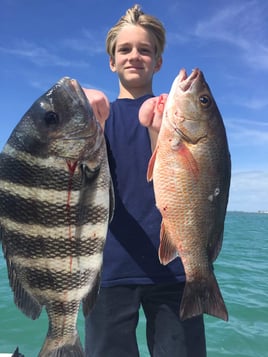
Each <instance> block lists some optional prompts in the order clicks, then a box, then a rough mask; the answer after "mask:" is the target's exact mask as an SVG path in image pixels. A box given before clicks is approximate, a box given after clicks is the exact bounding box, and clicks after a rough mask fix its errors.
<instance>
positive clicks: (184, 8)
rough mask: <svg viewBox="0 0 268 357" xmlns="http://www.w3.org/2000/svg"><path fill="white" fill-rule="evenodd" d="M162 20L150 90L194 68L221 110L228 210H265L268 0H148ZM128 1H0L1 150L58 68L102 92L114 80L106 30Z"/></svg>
mask: <svg viewBox="0 0 268 357" xmlns="http://www.w3.org/2000/svg"><path fill="white" fill-rule="evenodd" d="M138 3H139V4H140V5H141V7H142V9H143V11H144V12H146V13H149V14H152V15H154V16H156V17H158V18H159V19H160V20H161V21H162V23H163V24H164V26H165V28H166V35H167V44H166V48H165V52H164V56H163V66H162V69H161V71H160V72H159V73H157V74H155V77H154V94H155V95H159V94H161V93H168V92H169V90H170V87H171V84H172V82H173V80H174V79H175V77H176V76H177V74H178V72H179V70H180V69H181V68H185V69H186V70H187V72H188V73H190V72H191V70H192V69H193V68H196V67H199V68H200V69H201V70H202V71H203V73H204V75H205V78H206V81H207V82H208V84H209V86H210V88H211V90H212V93H213V96H214V98H215V100H216V102H217V105H218V107H219V109H220V112H221V114H222V117H223V120H224V124H225V127H226V131H227V137H228V143H229V149H230V153H231V159H232V179H231V188H230V196H229V203H228V210H229V211H248V212H256V211H259V210H261V211H268V25H267V19H268V2H267V1H265V0H217V1H216V0H203V1H197V0H187V1H178V0H165V1H157V0H145V1H142V0H141V1H139V2H138ZM134 4H135V0H134V1H128V0H124V1H116V0H114V1H108V0H76V1H74V0H47V1H45V2H44V1H38V0H0V103H1V126H0V150H1V149H2V147H3V146H4V144H5V142H6V141H7V139H8V137H9V135H10V134H11V131H12V130H13V128H14V127H15V125H16V124H17V122H18V121H19V120H20V119H21V118H22V116H23V114H24V113H25V112H26V111H27V110H28V109H29V108H30V106H31V105H32V103H33V102H34V101H35V100H36V99H37V98H39V97H40V96H41V95H42V94H43V93H44V92H46V91H47V90H48V89H49V88H50V87H51V86H52V85H53V84H55V83H56V82H57V81H58V80H59V79H60V78H61V77H63V76H69V77H72V78H75V79H77V80H78V81H79V82H80V84H81V85H82V86H83V87H87V88H95V89H99V90H101V91H103V92H104V93H105V94H106V95H107V96H108V98H109V100H110V101H112V100H114V99H115V98H116V96H117V93H118V79H117V77H116V75H115V74H114V73H112V72H111V71H110V69H109V65H108V55H107V54H106V52H105V37H106V34H107V31H108V30H109V29H110V28H111V27H112V26H113V25H114V24H115V23H116V22H117V20H118V19H119V18H120V17H121V16H122V15H124V13H125V11H126V10H127V9H128V8H129V7H131V6H133V5H134Z"/></svg>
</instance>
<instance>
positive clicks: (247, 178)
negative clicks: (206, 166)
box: [228, 171, 268, 212]
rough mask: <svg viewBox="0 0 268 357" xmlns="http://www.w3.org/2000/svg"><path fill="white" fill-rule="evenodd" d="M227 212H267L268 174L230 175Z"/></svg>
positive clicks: (252, 172) (236, 173)
mask: <svg viewBox="0 0 268 357" xmlns="http://www.w3.org/2000/svg"><path fill="white" fill-rule="evenodd" d="M228 210H229V211H233V210H235V211H248V212H256V211H258V210H263V211H267V210H268V172H267V171H244V172H234V173H232V180H231V188H230V196H229V205H228Z"/></svg>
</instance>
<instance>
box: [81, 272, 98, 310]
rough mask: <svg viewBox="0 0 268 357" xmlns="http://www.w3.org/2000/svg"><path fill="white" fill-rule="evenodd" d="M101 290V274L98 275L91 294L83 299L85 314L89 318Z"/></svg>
mask: <svg viewBox="0 0 268 357" xmlns="http://www.w3.org/2000/svg"><path fill="white" fill-rule="evenodd" d="M99 290H100V273H98V274H97V276H96V278H95V280H94V282H93V284H92V287H91V288H90V291H89V293H88V294H87V295H86V296H85V297H84V298H83V314H84V316H85V317H86V316H88V315H89V313H90V312H91V310H92V309H93V307H94V305H95V302H96V300H97V297H98V294H99Z"/></svg>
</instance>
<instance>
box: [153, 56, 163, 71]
mask: <svg viewBox="0 0 268 357" xmlns="http://www.w3.org/2000/svg"><path fill="white" fill-rule="evenodd" d="M162 63H163V59H162V57H159V58H158V59H157V60H156V64H155V67H154V73H156V72H158V71H159V70H160V68H161V67H162Z"/></svg>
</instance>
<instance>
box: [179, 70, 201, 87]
mask: <svg viewBox="0 0 268 357" xmlns="http://www.w3.org/2000/svg"><path fill="white" fill-rule="evenodd" d="M200 74H201V71H200V70H199V69H198V68H195V69H193V70H192V72H191V74H190V75H189V76H187V72H186V70H185V69H184V68H182V69H181V70H180V73H179V77H178V81H179V87H180V89H181V90H182V91H183V92H187V91H190V90H191V89H192V86H193V84H194V83H195V82H196V80H197V79H198V78H199V76H200Z"/></svg>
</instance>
